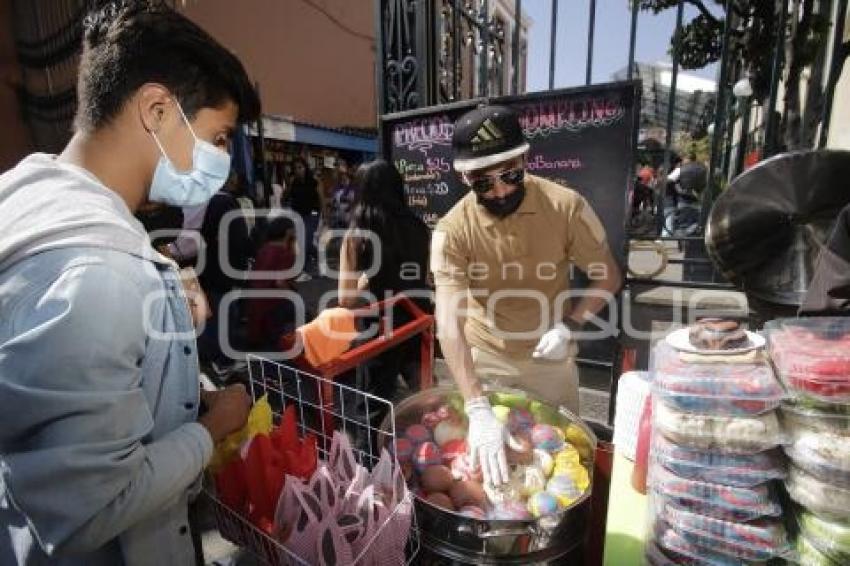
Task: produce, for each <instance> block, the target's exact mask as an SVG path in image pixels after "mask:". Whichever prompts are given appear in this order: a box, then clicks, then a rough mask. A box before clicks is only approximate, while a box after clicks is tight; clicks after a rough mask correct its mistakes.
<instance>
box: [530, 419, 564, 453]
mask: <svg viewBox="0 0 850 566" xmlns="http://www.w3.org/2000/svg"><path fill="white" fill-rule="evenodd" d="M531 442H532V443H533V444H534V447H535V448H539V449H541V450H545V451H546V452H557V451H558V450H560V449H561V448H563V446H564V433H562V432H561V430H560V429H557V428H555V427H554V426H551V425H547V424H537V425H534V427H532V429H531Z"/></svg>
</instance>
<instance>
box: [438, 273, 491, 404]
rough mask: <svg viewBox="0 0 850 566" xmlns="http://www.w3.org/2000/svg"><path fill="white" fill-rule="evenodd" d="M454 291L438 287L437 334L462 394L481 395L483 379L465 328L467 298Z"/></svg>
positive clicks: (447, 363)
mask: <svg viewBox="0 0 850 566" xmlns="http://www.w3.org/2000/svg"><path fill="white" fill-rule="evenodd" d="M455 293H456V292H452V291H450V290H447V289H441V288H440V287H438V288H437V293H436V313H435V314H436V318H437V329H438V338H439V340H440V349H441V350H442V352H443V358H444V359H445V360H446V365H447V366H448V367H449V371H451V373H452V377H454V380H455V383H456V384H457V386H458V389H459V390H460V393H461V395H463V398H464V399H472V398H475V397H479V396H480V395H481V392H482V389H481V382H480V381H478V378H477V377H476V375H475V371H474V369H473V364H472V354H471V353H470V349H469V344H468V343H467V341H466V336H465V335H464V331H463V327H464V323H465V317H464V316H463V315H462V312H463V309H465V306H466V301H465V299H460V298H459V297H458V295H456V294H455Z"/></svg>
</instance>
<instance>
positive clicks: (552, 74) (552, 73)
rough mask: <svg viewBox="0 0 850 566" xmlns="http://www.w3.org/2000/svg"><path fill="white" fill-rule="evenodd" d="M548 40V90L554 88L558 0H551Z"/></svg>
mask: <svg viewBox="0 0 850 566" xmlns="http://www.w3.org/2000/svg"><path fill="white" fill-rule="evenodd" d="M550 31H551V33H550V36H551V37H550V38H549V39H550V41H549V90H553V89H554V88H555V41H556V39H557V37H558V0H552V25H551V27H550Z"/></svg>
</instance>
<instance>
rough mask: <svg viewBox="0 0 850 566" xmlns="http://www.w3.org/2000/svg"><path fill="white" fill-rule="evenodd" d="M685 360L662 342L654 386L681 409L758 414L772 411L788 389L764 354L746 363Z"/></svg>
mask: <svg viewBox="0 0 850 566" xmlns="http://www.w3.org/2000/svg"><path fill="white" fill-rule="evenodd" d="M704 358H705V360H706V362H705V363H694V362H692V361H684V360H683V359H682V357H681V355H680V353H679V352H678V351H677V350H675V349H674V348H672V347H671V346H670V345H668V344H667V343H666V342H660V343H659V345H658V346H657V347H656V349H655V360H654V365H653V367H654V380H653V384H654V390H655V393H656V395H657V396H658V397H659V398H660V399H662V400H663V401H664V402H665V403H667V404H668V405H670V406H671V407H674V408H676V409H678V410H680V411H686V412H691V413H706V414H717V415H728V416H748V415H758V414H761V413H765V412H767V411H772V410H773V409H775V408H776V407H778V406H779V404H780V403H781V402H782V399H783V398H784V397H785V391H784V390H783V389H782V386H781V385H780V384H779V382H778V381H777V380H776V377H775V376H774V374H773V370H772V369H771V367H770V365H769V364H768V363H767V362H766V360H765V359H764V358H763V357H762V356H755V357H754V358H752V359H749V358H747V362H745V363H730V362H728V361H727V360H726V359H724V363H712V362H713V360H714V359H713V358H711V357H704Z"/></svg>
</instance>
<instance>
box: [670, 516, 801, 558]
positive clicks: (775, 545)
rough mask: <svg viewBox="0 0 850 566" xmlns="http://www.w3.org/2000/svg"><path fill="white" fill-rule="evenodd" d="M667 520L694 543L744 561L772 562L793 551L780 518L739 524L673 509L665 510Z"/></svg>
mask: <svg viewBox="0 0 850 566" xmlns="http://www.w3.org/2000/svg"><path fill="white" fill-rule="evenodd" d="M663 517H664V519H665V520H666V521H667V523H668V524H670V525H671V526H672V527H673V528H674V529H675V530H676V532H677V533H679V534H680V535H681V536H682V537H683V538H685V539H686V540H687V541H689V542H690V543H691V544H695V545H697V546H701V547H704V548H710V549H712V550H713V551H714V552H716V553H719V554H722V555H726V556H731V557H734V558H739V559H741V560H769V559H771V558H775V557H780V556H783V555H785V554H787V552H788V550H789V548H790V545H789V544H788V538H787V535H786V533H785V527H783V526H782V522H781V520H779V519H759V520H757V521H752V522H749V523H736V522H732V521H724V520H721V519H715V518H712V517H706V516H705V515H699V514H697V513H692V512H690V511H685V510H683V509H677V508H675V507H671V506H666V507H663Z"/></svg>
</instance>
